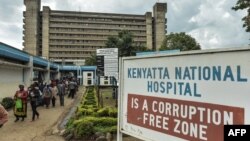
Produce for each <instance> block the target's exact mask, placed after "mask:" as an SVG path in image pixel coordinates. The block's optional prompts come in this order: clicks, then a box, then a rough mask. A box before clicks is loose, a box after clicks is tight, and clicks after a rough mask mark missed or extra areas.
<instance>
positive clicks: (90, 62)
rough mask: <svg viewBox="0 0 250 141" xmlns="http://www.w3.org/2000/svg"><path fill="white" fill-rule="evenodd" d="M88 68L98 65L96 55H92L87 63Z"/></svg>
mask: <svg viewBox="0 0 250 141" xmlns="http://www.w3.org/2000/svg"><path fill="white" fill-rule="evenodd" d="M85 65H86V66H95V65H96V54H91V56H90V57H88V58H87V59H86V61H85Z"/></svg>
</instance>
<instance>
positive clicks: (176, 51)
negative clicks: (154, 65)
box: [136, 49, 180, 56]
mask: <svg viewBox="0 0 250 141" xmlns="http://www.w3.org/2000/svg"><path fill="white" fill-rule="evenodd" d="M179 52H180V49H174V50H164V51H145V52H137V53H136V56H145V55H166V54H173V53H179Z"/></svg>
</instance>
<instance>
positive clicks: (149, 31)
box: [145, 12, 153, 49]
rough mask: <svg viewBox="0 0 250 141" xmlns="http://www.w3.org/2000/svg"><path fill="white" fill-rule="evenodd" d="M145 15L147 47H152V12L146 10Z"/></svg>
mask: <svg viewBox="0 0 250 141" xmlns="http://www.w3.org/2000/svg"><path fill="white" fill-rule="evenodd" d="M145 16H146V29H147V30H146V34H147V48H148V49H153V31H152V30H153V27H152V13H151V12H147V13H146V14H145Z"/></svg>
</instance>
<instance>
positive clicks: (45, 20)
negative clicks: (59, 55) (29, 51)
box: [42, 6, 50, 59]
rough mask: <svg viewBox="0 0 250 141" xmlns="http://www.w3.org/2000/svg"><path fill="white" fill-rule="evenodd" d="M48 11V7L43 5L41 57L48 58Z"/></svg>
mask: <svg viewBox="0 0 250 141" xmlns="http://www.w3.org/2000/svg"><path fill="white" fill-rule="evenodd" d="M49 13H50V8H49V7H47V6H44V7H43V17H42V27H43V28H42V57H45V58H46V59H49Z"/></svg>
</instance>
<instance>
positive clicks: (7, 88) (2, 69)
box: [0, 65, 23, 100]
mask: <svg viewBox="0 0 250 141" xmlns="http://www.w3.org/2000/svg"><path fill="white" fill-rule="evenodd" d="M19 84H23V69H22V68H17V67H11V66H2V65H1V66H0V100H1V99H2V98H4V97H7V96H8V97H13V96H14V94H15V92H16V90H18V85H19Z"/></svg>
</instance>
